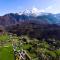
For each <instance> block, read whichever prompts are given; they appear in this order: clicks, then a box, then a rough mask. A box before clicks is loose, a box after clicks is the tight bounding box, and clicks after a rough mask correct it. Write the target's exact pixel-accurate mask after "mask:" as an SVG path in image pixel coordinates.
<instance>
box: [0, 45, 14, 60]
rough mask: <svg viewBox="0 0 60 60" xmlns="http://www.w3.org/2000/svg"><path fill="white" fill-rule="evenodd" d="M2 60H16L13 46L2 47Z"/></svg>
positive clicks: (0, 56)
mask: <svg viewBox="0 0 60 60" xmlns="http://www.w3.org/2000/svg"><path fill="white" fill-rule="evenodd" d="M0 60H14V52H13V48H12V46H4V47H0Z"/></svg>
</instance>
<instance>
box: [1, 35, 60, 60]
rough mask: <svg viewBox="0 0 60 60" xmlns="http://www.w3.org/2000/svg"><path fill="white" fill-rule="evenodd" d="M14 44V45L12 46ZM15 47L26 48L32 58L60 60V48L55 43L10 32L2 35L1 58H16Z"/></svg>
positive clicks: (37, 59)
mask: <svg viewBox="0 0 60 60" xmlns="http://www.w3.org/2000/svg"><path fill="white" fill-rule="evenodd" d="M12 44H13V46H14V47H13V46H12ZM13 48H15V49H16V51H18V50H22V49H23V50H25V51H26V52H27V54H28V55H29V56H30V57H31V60H42V59H43V60H46V59H48V60H59V58H60V49H55V47H54V45H51V44H49V43H48V42H46V41H42V40H38V39H35V38H29V37H28V36H17V35H12V36H11V37H10V36H9V35H8V34H4V35H1V36H0V60H14V58H15V57H14V51H13Z"/></svg>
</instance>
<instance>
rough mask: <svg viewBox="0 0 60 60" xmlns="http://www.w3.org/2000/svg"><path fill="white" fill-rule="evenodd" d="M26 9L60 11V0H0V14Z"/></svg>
mask: <svg viewBox="0 0 60 60" xmlns="http://www.w3.org/2000/svg"><path fill="white" fill-rule="evenodd" d="M26 9H32V10H33V12H36V13H37V11H39V12H41V11H42V12H50V13H60V0H0V15H4V14H7V13H19V12H20V11H24V10H26Z"/></svg>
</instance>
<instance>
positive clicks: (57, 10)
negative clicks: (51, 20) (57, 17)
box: [45, 6, 60, 14]
mask: <svg viewBox="0 0 60 60" xmlns="http://www.w3.org/2000/svg"><path fill="white" fill-rule="evenodd" d="M45 12H47V13H54V14H56V13H60V8H59V7H55V6H48V7H47V8H45Z"/></svg>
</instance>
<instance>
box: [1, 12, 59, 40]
mask: <svg viewBox="0 0 60 60" xmlns="http://www.w3.org/2000/svg"><path fill="white" fill-rule="evenodd" d="M0 25H1V26H3V27H5V29H6V31H8V32H11V33H14V34H17V35H21V34H28V35H30V36H32V37H36V38H39V39H40V38H45V39H47V38H56V39H60V37H59V36H60V14H52V13H41V14H40V15H36V14H32V13H29V14H27V13H22V14H17V13H9V14H6V15H4V16H0Z"/></svg>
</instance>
